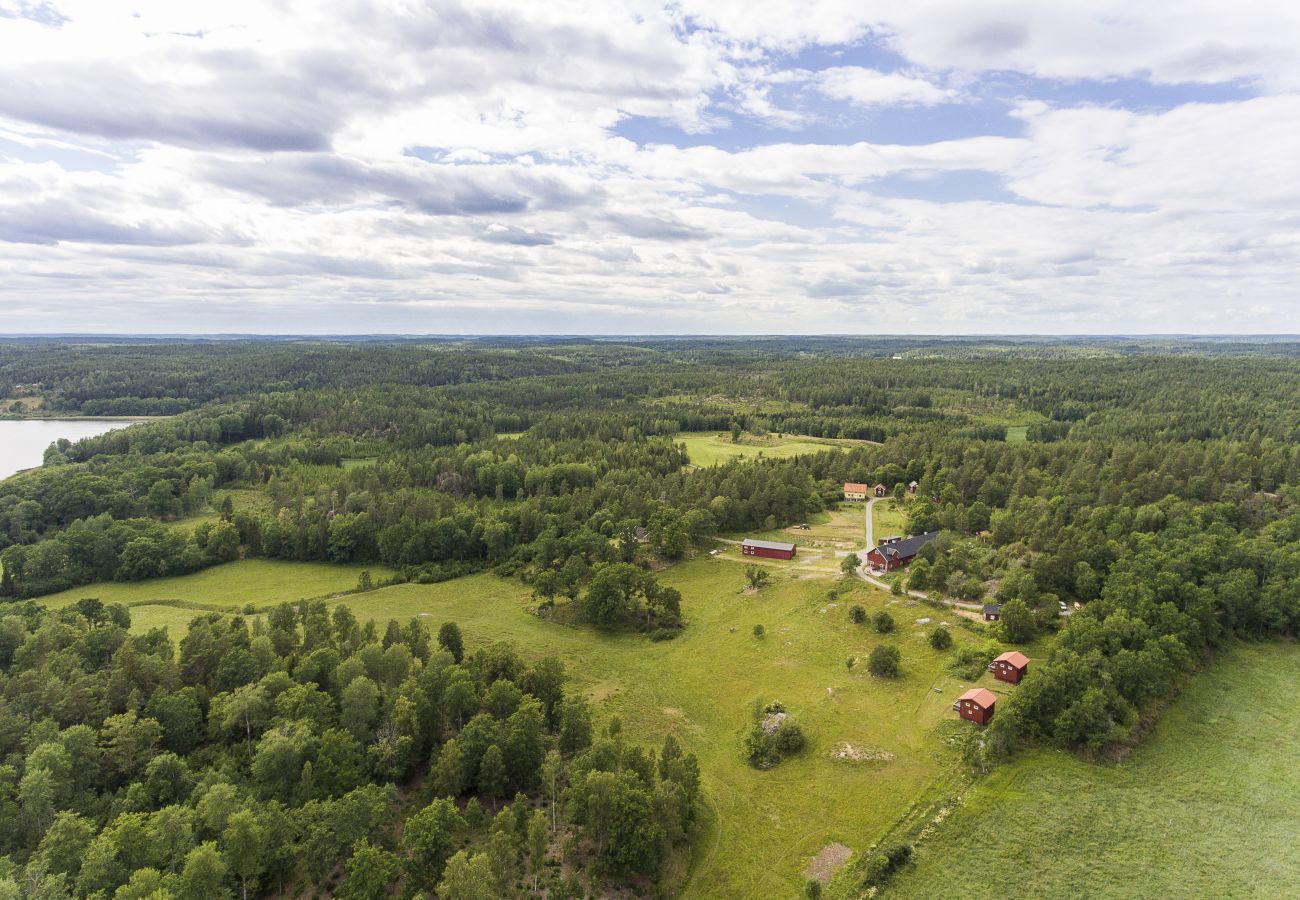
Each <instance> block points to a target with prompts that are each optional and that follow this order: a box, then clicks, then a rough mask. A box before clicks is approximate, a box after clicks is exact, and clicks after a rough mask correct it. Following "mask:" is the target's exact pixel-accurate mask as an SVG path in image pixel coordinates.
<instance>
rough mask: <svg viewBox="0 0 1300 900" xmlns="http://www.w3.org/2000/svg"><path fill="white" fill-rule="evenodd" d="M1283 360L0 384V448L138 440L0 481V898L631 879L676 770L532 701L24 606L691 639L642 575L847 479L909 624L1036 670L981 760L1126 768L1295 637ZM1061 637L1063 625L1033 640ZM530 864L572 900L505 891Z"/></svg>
mask: <svg viewBox="0 0 1300 900" xmlns="http://www.w3.org/2000/svg"><path fill="white" fill-rule="evenodd" d="M1296 353H1297V347H1296V346H1295V345H1294V344H1292V343H1286V342H1274V343H1248V342H1234V343H1228V342H1219V343H1216V342H1208V341H1207V342H1185V343H1178V342H1156V341H1137V340H1134V341H1123V340H1114V341H1092V342H1088V341H1082V340H1079V341H1056V342H1053V341H1050V340H1047V339H1043V340H1040V341H1029V342H1014V341H1005V342H1004V341H993V340H987V339H981V340H980V341H961V340H942V339H924V340H918V341H912V342H908V341H905V340H902V339H899V340H896V341H883V340H882V341H866V342H852V341H847V340H845V341H841V340H835V339H816V338H810V339H790V340H775V339H774V340H770V341H769V340H758V341H740V340H736V341H728V340H725V339H712V340H679V341H673V340H668V339H656V340H644V341H631V340H629V341H614V340H608V341H581V342H579V341H526V340H519V341H495V342H492V341H483V342H472V341H445V342H428V341H401V342H397V341H393V342H380V341H369V342H357V343H349V342H341V341H340V342H328V341H314V342H310V343H306V342H303V343H299V342H257V341H231V342H208V343H180V342H154V343H138V344H113V343H107V344H104V345H98V346H93V347H92V346H80V345H78V346H65V345H59V344H49V343H40V342H34V343H25V344H21V345H19V344H15V345H10V346H4V347H0V406H4V407H5V408H7V409H10V410H11V412H12V414H14V415H18V414H38V413H41V412H46V413H49V412H59V411H67V412H77V413H81V414H92V415H93V414H119V415H128V414H129V415H160V416H161V415H166V416H168V417H167V418H162V419H159V420H157V421H151V422H148V423H146V424H142V425H137V426H134V427H131V428H126V429H122V430H119V431H114V432H111V433H108V434H105V435H102V436H100V437H97V438H91V439H88V440H85V441H81V442H79V443H76V444H66V443H61V444H59V445H56V446H52V447H51V448H50V449H49V451H47V453H46V458H45V465H44V466H43V467H42V468H40V469H37V470H34V471H31V472H27V473H23V474H21V475H19V476H15V477H13V478H10V479H7V480H5V481H3V482H0V566H3V572H2V574H0V597H3V598H4V599H6V600H8V601H9V602H10V603H11V604H12V605H11V606H9V607H7V608H6V610H5V613H4V617H3V619H0V664H2V668H3V675H2V676H0V692H2V694H3V703H4V707H3V709H0V742H2V743H3V748H4V750H3V756H4V764H3V766H0V803H5V804H8V807H9V809H10V814H9V815H7V816H4V817H3V819H0V842H3V849H4V852H5V853H7V854H8V857H7V859H8V863H7V866H8V869H7V877H9V878H12V879H14V881H15V883H17V882H18V881H20V880H23V879H25V880H26V882H27V883H29V884H36V883H40V884H45V883H46V881H48V883H49V884H50V885H51V887H50V889H49V890H50V892H49V893H48V894H42V896H63V895H64V893H59V892H60V891H63V892H65V893H66V892H71V893H73V894H74V895H75V896H78V897H81V896H116V897H136V896H139V897H145V896H150V895H151V894H152V892H153V891H155V890H157V889H159V888H163V889H164V890H165V891H166V892H167V893H168V895H173V894H174V895H176V896H217V895H219V894H220V893H221V892H222V891H234V892H244V891H248V892H251V893H256V892H258V891H266V890H268V889H270V888H271V887H273V886H274V887H275V889H277V890H278V889H279V888H280V887H281V886H284V885H285V884H287V883H297V881H298V880H301V881H302V882H303V883H311V884H317V885H321V884H329V885H335V886H340V887H339V890H340V891H342V892H343V893H344V895H346V896H356V897H368V896H381V895H382V891H383V890H386V889H387V888H388V886H389V885H391V884H394V883H397V882H398V880H399V879H400V880H401V883H402V884H403V885H404V887H403V890H408V891H410V892H411V893H414V892H415V891H419V890H423V891H426V892H428V893H432V892H434V891H437V890H439V887H438V885H439V883H440V881H441V880H442V879H444V878H450V877H452V875H453V874H454V875H455V877H457V878H474V877H481V878H484V879H486V878H492V879H496V881H494V882H492V883H493V884H495V885H497V890H504V889H505V888H504V887H503V886H505V885H514V884H515V883H516V881H518V882H519V883H520V884H524V883H525V882H527V884H528V885H532V884H533V882H532V881H531V880H529V879H533V878H540V877H543V876H544V877H546V878H548V879H549V881H548V882H547V884H549V885H550V886H551V887H550V891H551V893H550V896H555V897H558V896H565V895H566V894H565V893H564V892H565V891H571V895H575V896H576V895H578V894H580V893H581V891H582V890H584V889H585V887H586V886H587V885H588V883H589V882H591V881H593V880H594V881H597V882H599V881H603V880H608V881H610V882H614V881H620V880H621V881H625V882H626V881H631V882H636V880H637V879H642V880H643V881H644V880H646V879H650V880H653V877H654V873H655V872H657V871H659V868H660V865H661V862H662V860H663V858H664V857H665V856H667V855H669V854H672V853H677V852H681V847H682V846H683V845H684V844H685V843H687V842H688V840H689V834H690V822H691V820H692V817H693V810H694V797H695V792H696V790H697V787H698V785H697V780H698V777H697V775H696V774H695V769H694V763H693V761H692V759H691V758H690V757H689V756H688V755H685V754H683V753H682V752H681V750H680V748H678V747H677V746H676V745H675V742H673V741H672V740H671V739H669V740H667V741H666V742H665V743H664V745H663V746H662V747H656V748H649V749H648V748H641V747H637V746H632V745H628V744H627V743H626V742H624V741H623V740H622V739H621V737H620V735H619V733H618V729H617V724H615V725H614V727H613V728H612V729H602V730H599V733H597V731H598V730H597V729H594V727H593V725H592V723H591V721H590V714H589V713H588V712H587V711H586V709H585V706H584V705H583V704H582V702H581V701H580V700H579V699H577V698H567V697H566V696H565V694H564V690H563V684H564V677H563V673H562V672H561V671H559V670H558V669H557V667H556V666H555V665H554V664H548V663H546V662H545V661H543V662H539V663H535V664H533V665H531V666H529V665H525V664H524V662H522V661H521V659H520V658H519V657H518V656H516V655H515V653H514V651H513V650H511V649H510V648H508V647H501V646H488V647H479V648H477V649H476V650H475V652H473V653H470V652H467V651H465V650H463V648H461V647H460V642H459V640H458V638H457V636H456V632H455V629H454V628H452V629H447V632H446V633H445V634H443V635H440V636H437V637H435V636H433V635H431V634H429V633H428V632H427V631H426V629H425V627H424V626H423V625H422V624H421V623H420V622H419V621H418V620H417V621H414V622H410V623H406V624H402V623H397V622H392V623H389V624H388V625H387V628H386V629H385V630H382V633H381V629H380V628H379V627H378V626H376V625H375V624H374V623H367V624H365V625H360V624H358V623H357V622H355V621H353V620H352V619H351V617H350V614H349V613H347V611H346V608H345V607H337V608H335V610H334V612H333V614H332V615H331V614H330V613H328V612H327V610H326V609H325V608H324V607H323V606H317V605H312V604H304V605H302V606H301V608H292V607H288V606H286V607H281V608H277V609H275V610H274V611H272V612H270V613H269V614H268V615H267V616H266V617H265V623H264V622H263V619H262V617H255V618H253V619H251V620H250V621H245V620H242V619H236V620H235V621H234V622H233V623H231V622H230V620H229V619H224V620H223V619H222V618H221V617H219V616H216V617H212V618H211V619H209V620H204V619H200V620H199V621H196V622H195V623H194V624H193V625H192V626H191V628H190V630H189V632H188V634H186V635H185V636H184V637H183V638H182V639H181V640H180V641H179V643H178V645H176V646H173V644H172V643H171V641H170V640H169V639H168V637H167V636H166V635H165V634H163V633H150V634H148V635H140V636H130V635H128V633H127V630H126V629H127V625H128V616H127V611H126V610H124V609H121V608H113V607H103V606H101V605H98V604H95V603H91V602H87V603H85V604H84V605H82V606H80V607H76V608H71V609H69V610H65V611H63V612H59V613H54V612H48V611H44V610H42V609H41V608H40V607H39V606H36V605H34V604H31V603H28V602H25V600H26V599H27V598H33V597H39V596H41V595H43V594H47V593H50V592H54V591H59V590H63V589H66V588H69V587H72V586H76V585H83V584H90V583H92V582H96V581H105V580H121V581H132V580H139V579H145V578H151V577H156V576H160V575H173V574H181V573H186V572H191V571H195V570H198V569H201V568H204V567H207V566H212V565H216V564H219V563H223V562H228V561H231V560H235V559H238V558H241V557H249V558H251V557H265V558H269V559H285V560H312V561H335V562H356V563H369V564H374V565H383V566H385V567H387V568H388V569H390V570H392V571H393V572H395V573H397V574H396V575H395V576H394V577H395V579H396V580H399V581H412V582H432V581H442V580H446V579H450V578H454V577H457V576H460V575H463V574H466V573H469V572H474V571H480V570H487V569H491V570H494V571H496V572H498V573H500V574H502V575H505V576H507V577H513V578H518V579H521V580H522V581H523V582H524V583H526V584H527V585H529V587H530V588H531V590H532V591H533V593H534V596H535V597H537V598H538V600H539V601H541V603H542V604H543V605H544V606H545V607H546V608H547V609H549V610H550V614H552V615H556V616H560V617H566V616H567V617H569V618H570V619H571V620H572V621H574V622H585V623H589V624H590V625H591V626H594V627H599V628H606V629H623V630H637V631H643V632H646V633H648V634H650V635H651V636H653V637H654V638H656V639H664V638H671V637H672V635H673V633H674V631H676V630H678V629H680V628H681V627H683V626H685V627H689V622H686V621H684V620H683V616H682V613H681V608H680V597H679V596H677V594H676V591H674V590H673V589H672V588H669V587H664V586H662V585H660V584H659V583H658V580H657V579H656V577H655V574H654V571H655V570H654V567H653V566H652V565H651V563H655V564H664V563H670V562H672V561H674V560H677V559H681V558H683V557H684V556H687V555H690V554H691V553H693V552H695V549H696V548H699V547H703V546H707V545H708V542H709V541H710V539H711V538H713V537H714V536H716V535H719V534H734V533H741V532H746V531H756V530H770V529H772V528H775V527H777V526H784V525H789V524H792V523H795V522H799V521H801V520H802V519H804V518H806V517H807V516H809V515H810V514H813V513H815V512H817V511H819V510H821V509H823V508H825V507H827V506H828V505H830V504H832V503H834V502H836V501H837V500H838V498H839V496H840V489H841V484H842V483H843V482H844V481H850V480H852V481H860V480H864V481H871V482H884V483H885V484H887V485H890V486H895V485H901V484H905V483H907V482H910V481H913V480H915V481H917V482H918V483H919V487H918V492H917V493H918V497H919V498H921V502H917V503H912V504H909V506H908V508H909V510H910V520H909V523H908V531H909V533H920V532H923V531H933V530H939V531H942V536H941V537H940V538H939V539H937V540H935V541H932V542H931V543H930V544H929V545H927V546H926V548H925V550H924V552H923V558H922V559H920V560H918V561H917V562H916V563H914V564H913V565H912V567H911V568H910V569H909V571H908V576H907V578H908V583H909V586H910V587H913V588H916V589H920V590H925V591H928V592H930V593H932V594H933V595H936V596H940V597H957V598H962V599H966V600H976V599H980V598H985V597H987V598H990V599H992V598H996V599H997V601H998V602H999V603H1000V604H1001V605H1002V611H1003V619H1002V621H1001V622H1000V623H999V624H998V625H997V626H996V633H997V635H998V636H999V637H1001V638H1003V639H1004V640H1006V641H1009V642H1022V641H1027V640H1031V639H1033V638H1034V637H1035V636H1037V635H1040V634H1043V633H1047V632H1058V631H1059V634H1056V635H1055V639H1054V641H1053V642H1052V645H1051V647H1052V649H1051V650H1050V655H1049V657H1048V658H1047V660H1046V661H1045V662H1044V663H1042V664H1038V665H1036V666H1035V670H1034V672H1033V675H1032V677H1030V678H1029V679H1027V680H1026V682H1025V683H1024V684H1023V685H1022V686H1021V687H1020V688H1019V689H1018V690H1017V691H1016V692H1015V693H1014V694H1013V695H1012V696H1011V697H1010V699H1009V700H1008V702H1007V703H1005V704H1002V705H1000V708H999V712H998V716H997V718H996V719H995V720H994V722H993V724H992V725H991V726H990V728H989V730H988V732H987V738H988V739H987V740H986V741H985V742H984V744H983V747H982V749H981V751H980V753H981V754H982V755H983V756H984V757H985V761H986V762H987V761H989V760H990V759H991V758H993V757H996V756H998V755H1002V754H1008V753H1012V752H1015V751H1016V750H1017V749H1019V748H1021V747H1025V746H1030V745H1034V744H1051V745H1056V746H1061V747H1065V748H1070V749H1075V750H1080V751H1085V752H1089V753H1098V752H1103V751H1105V750H1107V749H1108V748H1113V747H1115V746H1119V745H1124V744H1127V743H1129V742H1131V741H1133V740H1135V739H1137V738H1138V737H1139V736H1140V735H1141V733H1142V732H1143V729H1144V726H1145V725H1146V724H1148V723H1149V721H1150V719H1151V717H1152V715H1154V713H1155V712H1156V711H1157V710H1159V709H1160V708H1161V706H1162V705H1163V704H1164V703H1166V702H1167V701H1168V700H1169V699H1170V698H1171V697H1172V696H1173V695H1174V694H1175V693H1176V692H1177V690H1178V687H1179V685H1180V684H1181V683H1182V681H1183V679H1184V678H1185V677H1186V676H1187V675H1188V674H1189V673H1191V672H1193V671H1194V670H1196V669H1197V668H1199V667H1200V666H1202V665H1203V664H1204V662H1205V660H1206V659H1207V658H1208V657H1209V655H1210V654H1211V653H1212V652H1213V651H1214V649H1215V648H1216V647H1218V646H1221V645H1222V644H1224V643H1225V642H1226V641H1228V640H1230V639H1232V638H1234V637H1242V638H1247V639H1256V638H1262V637H1265V636H1269V635H1295V634H1297V632H1300V362H1298V361H1297V359H1296ZM698 431H710V432H723V433H725V432H731V433H732V434H733V435H735V436H736V439H738V440H739V439H741V436H745V435H749V436H754V435H765V434H798V435H808V436H812V437H817V438H828V439H836V440H838V441H840V442H841V443H840V444H838V445H832V444H826V445H825V449H824V451H822V452H812V453H806V454H802V455H798V456H793V457H790V458H783V459H766V458H760V459H750V460H741V459H736V460H733V461H730V462H725V463H722V464H719V465H716V466H708V467H699V466H694V465H691V464H690V459H689V458H688V455H687V453H686V451H685V449H684V446H683V445H682V444H680V443H679V441H678V439H677V435H679V434H680V433H682V432H698ZM235 495H238V496H240V497H241V498H244V499H245V501H247V502H241V503H240V504H235V503H233V502H232V496H235ZM250 497H251V498H253V499H252V500H251V501H248V498H250ZM213 509H215V510H217V511H219V517H217V518H214V519H213V520H205V521H204V522H203V523H202V524H201V525H199V526H198V527H196V528H193V529H178V528H176V527H173V525H174V523H176V522H178V521H181V522H183V521H184V520H185V519H186V518H187V517H190V516H194V515H196V514H197V513H200V512H202V511H205V510H213ZM1063 602H1064V603H1066V604H1068V605H1070V606H1071V607H1072V608H1073V606H1074V605H1075V604H1078V607H1079V608H1078V611H1077V612H1075V613H1074V614H1073V615H1072V616H1070V617H1068V619H1063V618H1062V617H1060V616H1059V615H1058V608H1059V606H1060V604H1061V603H1063ZM469 637H470V638H472V636H469ZM394 786H397V788H395V787H394ZM467 796H473V798H474V800H473V801H472V802H473V804H474V805H473V807H472V811H471V809H470V808H466V807H465V806H464V801H465V798H466V797H467ZM450 797H459V798H460V799H461V803H460V804H457V803H453V802H452V801H451V800H449V799H448V798H450ZM512 798H513V799H512ZM538 815H541V816H542V817H543V818H544V819H545V821H542V820H540V819H537V821H539V822H541V824H540V825H536V826H534V820H535V819H536V817H537V816H538ZM402 820H404V821H405V825H404V826H403V827H402V828H395V827H394V823H395V822H398V821H402ZM543 828H545V834H544V835H543V834H542V831H541V830H542V829H543ZM534 831H536V832H537V835H536V836H535V835H534ZM557 835H565V836H566V837H565V838H564V839H566V840H571V841H572V843H573V847H574V853H573V854H570V855H569V856H570V857H573V858H580V859H582V860H584V862H583V865H582V866H581V868H580V871H579V869H578V868H571V869H570V870H569V871H567V872H566V873H564V875H563V876H562V874H561V873H560V872H559V871H557V870H555V868H554V867H551V868H549V869H547V870H546V871H545V872H543V871H542V867H544V859H545V858H546V856H547V852H548V851H547V849H546V848H548V847H550V846H551V844H552V843H553V842H554V841H556V840H559V839H560V838H558V837H557ZM272 836H274V837H272ZM466 842H468V844H466ZM249 848H257V849H256V851H254V850H252V849H249ZM463 848H465V849H463ZM535 848H541V849H540V850H536V852H535ZM538 855H540V857H541V859H536V858H534V857H535V856H538ZM357 860H359V861H357ZM352 861H357V862H355V863H354V862H352ZM374 873H381V875H383V876H384V877H380V876H379V875H375V874H374ZM474 873H477V874H474ZM570 875H571V876H572V879H570V880H568V881H566V880H565V879H566V878H567V877H568V876H570ZM4 877H6V870H4V869H3V868H0V878H4ZM368 878H369V879H372V882H373V884H377V885H379V887H378V888H375V887H373V884H372V882H368V881H367V879H368ZM33 879H34V880H33ZM4 884H5V882H4V881H0V896H3V891H4V890H5V888H4ZM124 891H125V892H124ZM368 891H369V892H368ZM376 891H379V893H376ZM97 892H98V893H97ZM489 895H491V894H490V893H489ZM467 896H469V895H467Z"/></svg>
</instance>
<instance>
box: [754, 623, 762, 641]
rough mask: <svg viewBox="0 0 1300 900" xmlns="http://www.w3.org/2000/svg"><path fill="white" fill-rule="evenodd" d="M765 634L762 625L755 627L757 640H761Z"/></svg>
mask: <svg viewBox="0 0 1300 900" xmlns="http://www.w3.org/2000/svg"><path fill="white" fill-rule="evenodd" d="M763 634H764V631H763V626H762V625H755V626H754V637H756V638H761V637H762V636H763Z"/></svg>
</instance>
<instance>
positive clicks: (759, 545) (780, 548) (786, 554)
mask: <svg viewBox="0 0 1300 900" xmlns="http://www.w3.org/2000/svg"><path fill="white" fill-rule="evenodd" d="M740 552H741V553H743V554H745V555H746V556H766V557H767V558H768V559H794V544H787V543H785V542H783V541H756V540H754V539H753V538H745V539H744V540H743V541H741V542H740Z"/></svg>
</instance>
